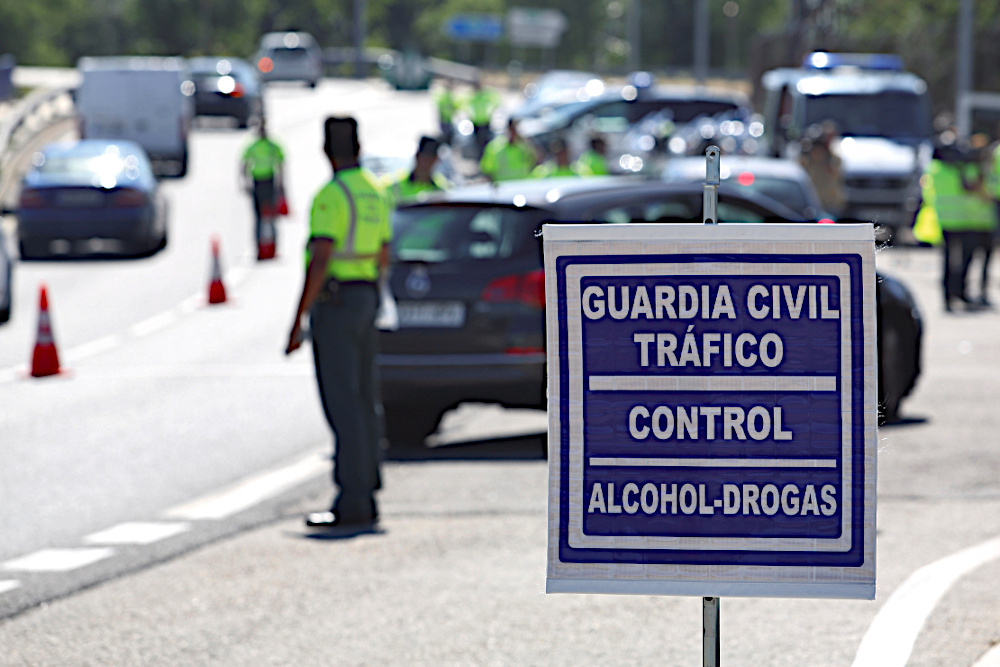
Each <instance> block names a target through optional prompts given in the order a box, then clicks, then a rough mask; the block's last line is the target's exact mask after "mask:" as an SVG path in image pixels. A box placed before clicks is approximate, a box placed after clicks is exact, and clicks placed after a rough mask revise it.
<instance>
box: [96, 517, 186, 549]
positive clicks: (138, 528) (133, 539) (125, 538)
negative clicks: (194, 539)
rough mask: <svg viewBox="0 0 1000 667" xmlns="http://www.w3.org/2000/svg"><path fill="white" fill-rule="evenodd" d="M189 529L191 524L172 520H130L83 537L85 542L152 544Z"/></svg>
mask: <svg viewBox="0 0 1000 667" xmlns="http://www.w3.org/2000/svg"><path fill="white" fill-rule="evenodd" d="M189 530H191V524H189V523H187V522H184V521H173V522H158V523H153V522H138V521H137V522H130V523H120V524H118V525H117V526H113V527H111V528H108V529H107V530H102V531H99V532H97V533H92V534H90V535H87V536H86V537H85V538H83V541H84V542H85V543H87V544H153V543H154V542H159V541H160V540H165V539H167V538H168V537H173V536H174V535H180V534H181V533H185V532H187V531H189Z"/></svg>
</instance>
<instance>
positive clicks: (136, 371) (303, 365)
mask: <svg viewBox="0 0 1000 667" xmlns="http://www.w3.org/2000/svg"><path fill="white" fill-rule="evenodd" d="M314 373H315V371H314V368H313V365H312V362H311V361H310V362H308V363H307V360H303V361H301V362H299V361H289V362H288V363H274V364H271V363H262V364H141V365H132V364H130V365H128V366H125V365H122V366H100V367H96V366H95V367H93V368H86V369H83V370H81V371H80V372H79V373H77V377H79V378H81V379H93V378H102V379H108V378H112V379H122V378H132V379H135V378H191V379H195V378H291V377H294V378H299V377H312V376H313V374H314Z"/></svg>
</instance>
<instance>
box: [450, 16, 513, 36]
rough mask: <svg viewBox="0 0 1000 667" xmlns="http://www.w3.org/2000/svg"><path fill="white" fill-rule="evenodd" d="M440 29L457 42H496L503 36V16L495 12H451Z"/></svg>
mask: <svg viewBox="0 0 1000 667" xmlns="http://www.w3.org/2000/svg"><path fill="white" fill-rule="evenodd" d="M442 30H443V31H444V34H445V35H447V36H448V37H450V38H451V39H454V40H456V41H459V42H498V41H500V38H501V37H503V17H501V16H497V15H495V14H453V15H452V16H449V17H448V20H446V21H445V22H444V25H443V26H442Z"/></svg>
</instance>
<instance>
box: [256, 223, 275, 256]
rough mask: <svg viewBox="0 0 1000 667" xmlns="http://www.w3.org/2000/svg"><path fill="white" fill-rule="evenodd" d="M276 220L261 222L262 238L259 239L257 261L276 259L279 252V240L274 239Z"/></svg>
mask: <svg viewBox="0 0 1000 667" xmlns="http://www.w3.org/2000/svg"><path fill="white" fill-rule="evenodd" d="M274 236H275V235H274V220H273V219H271V218H264V219H263V220H261V221H260V237H259V238H258V239H257V259H258V260H260V259H274V256H275V254H276V252H277V245H278V244H277V242H276V241H277V240H276V239H275V237H274Z"/></svg>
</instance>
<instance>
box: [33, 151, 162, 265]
mask: <svg viewBox="0 0 1000 667" xmlns="http://www.w3.org/2000/svg"><path fill="white" fill-rule="evenodd" d="M17 218H18V220H17V223H18V224H17V229H18V232H17V233H18V248H19V249H20V253H21V258H22V259H37V258H43V257H70V256H81V255H122V254H124V255H149V254H153V253H154V252H156V251H157V250H159V249H162V248H164V247H166V245H167V206H166V201H165V200H164V198H163V196H162V195H161V194H160V190H159V184H158V183H157V180H156V178H155V177H154V176H153V168H152V166H151V164H150V162H149V158H148V157H147V155H146V153H145V151H143V149H142V148H140V147H139V146H138V145H137V144H134V143H132V142H130V141H106V140H98V139H93V140H83V141H79V142H76V143H57V144H50V145H48V146H46V147H45V148H44V149H43V150H42V151H40V152H38V153H36V154H35V155H34V157H33V159H32V169H31V171H29V172H28V174H27V175H26V176H25V177H24V180H23V182H22V185H21V199H20V203H19V205H18V210H17Z"/></svg>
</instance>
